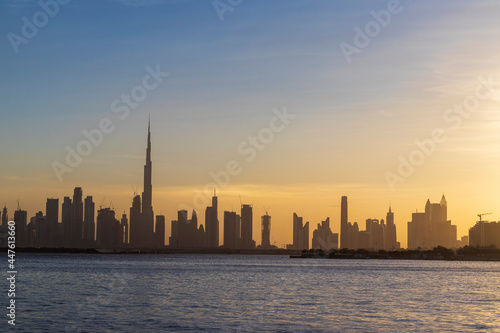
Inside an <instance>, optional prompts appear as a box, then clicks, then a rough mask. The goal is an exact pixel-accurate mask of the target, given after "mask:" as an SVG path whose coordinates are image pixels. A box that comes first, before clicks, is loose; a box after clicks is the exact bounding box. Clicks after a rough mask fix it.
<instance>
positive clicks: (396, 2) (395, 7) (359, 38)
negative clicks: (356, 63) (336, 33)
mask: <svg viewBox="0 0 500 333" xmlns="http://www.w3.org/2000/svg"><path fill="white" fill-rule="evenodd" d="M407 1H412V0H407ZM403 9H404V7H403V5H402V4H401V1H400V0H389V1H388V2H387V9H381V10H379V11H375V10H372V11H370V15H371V17H372V18H373V20H370V21H368V22H367V23H366V24H365V25H364V27H363V28H361V27H359V26H355V27H354V28H353V30H354V37H353V41H352V43H347V42H344V41H343V42H341V43H340V44H339V47H340V50H341V51H342V54H343V55H344V58H345V60H346V61H347V63H348V64H350V63H351V62H352V57H353V56H354V55H355V54H360V53H361V52H362V51H363V50H364V49H365V48H367V47H368V46H369V45H370V44H371V42H372V40H373V39H375V38H377V37H378V36H379V35H380V33H381V32H382V31H383V29H385V28H387V27H388V26H389V25H390V24H391V22H392V19H393V17H394V16H395V15H398V14H400V13H401V12H402V11H403Z"/></svg>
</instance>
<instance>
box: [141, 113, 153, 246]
mask: <svg viewBox="0 0 500 333" xmlns="http://www.w3.org/2000/svg"><path fill="white" fill-rule="evenodd" d="M151 172H152V163H151V121H148V146H147V148H146V164H145V165H144V191H143V192H142V221H141V222H142V226H141V227H142V228H143V238H142V240H141V246H144V247H152V246H154V243H155V241H154V239H155V237H154V213H153V185H152V183H151V181H152V174H151Z"/></svg>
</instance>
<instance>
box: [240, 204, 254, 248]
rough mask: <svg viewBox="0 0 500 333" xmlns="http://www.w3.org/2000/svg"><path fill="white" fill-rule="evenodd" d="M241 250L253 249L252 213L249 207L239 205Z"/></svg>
mask: <svg viewBox="0 0 500 333" xmlns="http://www.w3.org/2000/svg"><path fill="white" fill-rule="evenodd" d="M241 248H242V249H253V248H255V241H254V240H253V212H252V206H251V205H241Z"/></svg>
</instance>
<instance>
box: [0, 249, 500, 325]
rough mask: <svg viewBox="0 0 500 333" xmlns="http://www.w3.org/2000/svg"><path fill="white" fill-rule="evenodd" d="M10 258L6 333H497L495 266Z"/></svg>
mask: <svg viewBox="0 0 500 333" xmlns="http://www.w3.org/2000/svg"><path fill="white" fill-rule="evenodd" d="M17 260H18V261H16V263H17V265H18V271H19V275H18V280H17V296H18V297H17V305H18V307H17V318H16V319H17V320H16V323H17V324H16V327H15V330H12V331H20V332H167V331H172V332H194V331H202V332H220V331H227V332H233V331H241V332H250V331H258V332H433V331H435V332H457V331H460V332H499V331H500V289H499V282H500V263H496V262H444V261H389V260H320V259H309V260H301V259H289V258H288V257H285V256H239V255H89V254H19V255H18V258H17ZM4 304H6V303H5V302H4ZM4 311H5V310H4ZM0 327H1V328H2V329H0V331H4V330H3V329H4V328H5V327H7V323H6V320H5V322H4V323H1V324H0Z"/></svg>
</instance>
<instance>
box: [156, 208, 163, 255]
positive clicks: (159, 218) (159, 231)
mask: <svg viewBox="0 0 500 333" xmlns="http://www.w3.org/2000/svg"><path fill="white" fill-rule="evenodd" d="M155 240H156V246H157V247H160V248H161V247H163V246H165V216H163V215H156V226H155Z"/></svg>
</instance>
